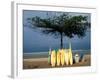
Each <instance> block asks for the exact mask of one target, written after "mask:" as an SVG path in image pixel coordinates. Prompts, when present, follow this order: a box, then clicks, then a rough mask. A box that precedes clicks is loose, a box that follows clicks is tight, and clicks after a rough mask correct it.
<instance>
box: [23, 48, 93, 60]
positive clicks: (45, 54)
mask: <svg viewBox="0 0 100 80" xmlns="http://www.w3.org/2000/svg"><path fill="white" fill-rule="evenodd" d="M72 52H73V55H74V54H75V53H79V54H80V55H81V56H83V55H84V54H91V52H90V50H72ZM47 57H48V52H33V53H24V54H23V58H24V59H29V58H47Z"/></svg>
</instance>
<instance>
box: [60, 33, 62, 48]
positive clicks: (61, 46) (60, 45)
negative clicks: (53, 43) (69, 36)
mask: <svg viewBox="0 0 100 80" xmlns="http://www.w3.org/2000/svg"><path fill="white" fill-rule="evenodd" d="M60 48H61V49H62V48H63V35H62V33H61V43H60Z"/></svg>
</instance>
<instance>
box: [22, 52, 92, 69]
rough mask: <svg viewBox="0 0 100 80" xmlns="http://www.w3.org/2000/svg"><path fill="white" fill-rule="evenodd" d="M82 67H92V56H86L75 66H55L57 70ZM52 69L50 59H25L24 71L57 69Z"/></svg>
mask: <svg viewBox="0 0 100 80" xmlns="http://www.w3.org/2000/svg"><path fill="white" fill-rule="evenodd" d="M81 66H91V55H90V54H86V55H84V57H83V59H82V60H81V61H80V62H79V63H75V62H74V64H73V65H69V66H67V65H64V66H59V67H58V66H55V67H56V68H60V67H61V68H62V67H81ZM55 67H51V65H50V64H48V58H36V59H34V58H31V59H23V69H39V68H40V69H41V68H55Z"/></svg>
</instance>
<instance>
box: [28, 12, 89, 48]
mask: <svg viewBox="0 0 100 80" xmlns="http://www.w3.org/2000/svg"><path fill="white" fill-rule="evenodd" d="M28 20H29V21H31V24H32V25H34V27H33V28H37V29H40V30H41V31H42V33H44V34H51V35H54V36H55V37H56V38H58V37H60V41H61V43H60V47H61V48H63V36H67V37H69V38H73V37H74V35H77V36H78V37H84V36H85V32H86V30H87V29H88V28H89V27H88V26H90V25H89V23H88V22H87V16H82V15H79V16H71V15H69V14H64V13H63V14H61V15H59V16H53V17H49V18H45V19H43V18H40V17H38V16H36V17H32V18H28Z"/></svg>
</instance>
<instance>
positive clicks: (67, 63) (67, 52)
mask: <svg viewBox="0 0 100 80" xmlns="http://www.w3.org/2000/svg"><path fill="white" fill-rule="evenodd" d="M68 55H69V51H68V49H65V63H66V65H69V56H68Z"/></svg>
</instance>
